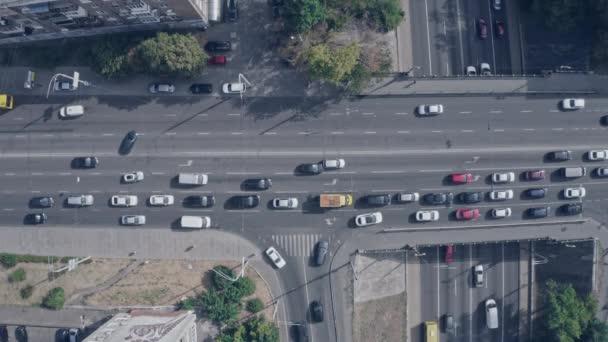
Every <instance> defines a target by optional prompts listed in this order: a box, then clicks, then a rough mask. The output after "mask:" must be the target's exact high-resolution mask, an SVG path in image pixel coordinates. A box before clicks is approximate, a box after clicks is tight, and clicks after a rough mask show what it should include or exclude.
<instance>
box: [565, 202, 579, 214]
mask: <svg viewBox="0 0 608 342" xmlns="http://www.w3.org/2000/svg"><path fill="white" fill-rule="evenodd" d="M560 210H561V212H562V213H563V214H564V215H578V214H580V213H582V212H583V204H582V203H569V204H564V205H562V206H561V208H560Z"/></svg>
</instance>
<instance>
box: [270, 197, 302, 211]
mask: <svg viewBox="0 0 608 342" xmlns="http://www.w3.org/2000/svg"><path fill="white" fill-rule="evenodd" d="M272 207H273V208H275V209H295V208H297V207H298V199H297V198H294V197H290V198H275V199H273V200H272Z"/></svg>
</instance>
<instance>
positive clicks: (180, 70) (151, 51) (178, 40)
mask: <svg viewBox="0 0 608 342" xmlns="http://www.w3.org/2000/svg"><path fill="white" fill-rule="evenodd" d="M137 56H138V59H139V60H140V61H141V63H142V67H143V68H144V69H145V70H146V71H149V72H153V73H161V74H162V73H169V74H174V75H175V74H181V75H187V76H194V75H195V74H197V73H199V72H201V71H202V70H203V68H204V67H205V65H206V64H207V58H208V57H207V55H206V54H205V53H204V52H203V51H202V49H201V47H200V45H199V43H198V42H197V41H196V39H195V38H194V37H193V36H192V35H183V34H168V33H165V32H160V33H158V35H157V36H156V37H154V38H149V39H146V40H144V41H143V42H141V43H140V44H139V45H138V46H137Z"/></svg>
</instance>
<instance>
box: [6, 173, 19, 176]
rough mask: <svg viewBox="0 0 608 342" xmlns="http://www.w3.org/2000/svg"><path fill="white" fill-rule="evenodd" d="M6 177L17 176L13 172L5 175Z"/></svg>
mask: <svg viewBox="0 0 608 342" xmlns="http://www.w3.org/2000/svg"><path fill="white" fill-rule="evenodd" d="M4 175H5V176H15V175H16V174H15V173H12V172H7V173H5V174H4Z"/></svg>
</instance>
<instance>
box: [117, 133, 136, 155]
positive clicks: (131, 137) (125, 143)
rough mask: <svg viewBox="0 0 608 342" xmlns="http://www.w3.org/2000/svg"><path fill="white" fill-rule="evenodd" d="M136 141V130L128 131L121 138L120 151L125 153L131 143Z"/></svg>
mask: <svg viewBox="0 0 608 342" xmlns="http://www.w3.org/2000/svg"><path fill="white" fill-rule="evenodd" d="M136 141H137V132H135V131H129V132H128V133H127V135H125V137H124V139H122V143H121V144H120V153H123V154H127V153H129V152H131V149H132V148H133V145H135V142H136Z"/></svg>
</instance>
